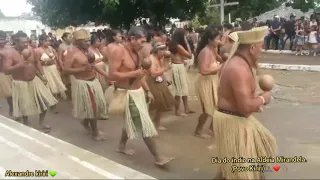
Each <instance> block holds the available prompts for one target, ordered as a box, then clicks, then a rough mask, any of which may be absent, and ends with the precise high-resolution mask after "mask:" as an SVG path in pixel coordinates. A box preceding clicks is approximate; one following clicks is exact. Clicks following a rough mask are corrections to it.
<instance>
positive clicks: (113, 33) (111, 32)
mask: <svg viewBox="0 0 320 180" xmlns="http://www.w3.org/2000/svg"><path fill="white" fill-rule="evenodd" d="M118 33H120V34H121V31H120V30H117V29H115V30H111V29H108V30H106V32H105V36H106V40H107V41H108V43H112V42H114V41H115V40H114V38H113V37H114V36H116V35H117V34H118Z"/></svg>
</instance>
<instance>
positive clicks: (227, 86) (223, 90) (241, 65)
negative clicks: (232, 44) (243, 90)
mask: <svg viewBox="0 0 320 180" xmlns="http://www.w3.org/2000/svg"><path fill="white" fill-rule="evenodd" d="M232 71H237V74H241V75H242V76H244V79H245V80H246V81H247V84H248V86H249V87H247V88H249V90H250V93H251V94H250V95H251V97H255V96H256V95H255V92H256V83H255V79H254V77H253V75H252V71H251V69H250V67H249V66H248V64H247V63H246V62H245V61H244V60H243V59H241V58H240V57H237V56H235V57H233V58H232V59H230V61H229V62H228V63H227V64H224V66H223V68H222V70H221V72H220V85H219V90H218V97H219V100H218V107H219V108H221V109H224V110H229V111H232V112H237V113H241V111H240V110H239V106H238V104H239V102H238V101H239V98H238V97H236V96H235V93H234V89H236V88H237V86H238V82H235V81H234V77H233V75H232V73H231V72H232ZM244 115H245V116H249V115H251V114H244Z"/></svg>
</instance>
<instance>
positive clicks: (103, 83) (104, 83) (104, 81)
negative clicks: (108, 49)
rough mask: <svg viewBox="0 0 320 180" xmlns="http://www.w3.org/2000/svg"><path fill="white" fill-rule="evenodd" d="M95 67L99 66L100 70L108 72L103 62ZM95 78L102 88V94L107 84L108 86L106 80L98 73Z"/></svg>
mask: <svg viewBox="0 0 320 180" xmlns="http://www.w3.org/2000/svg"><path fill="white" fill-rule="evenodd" d="M96 66H99V67H100V68H102V69H103V70H104V71H105V72H108V70H109V67H107V65H106V64H105V63H104V62H99V63H97V64H96ZM96 77H97V79H98V80H99V82H100V84H101V86H102V90H103V92H104V91H105V90H106V89H107V88H108V86H109V84H108V80H107V78H106V77H104V76H103V75H101V74H100V73H98V72H97V73H96Z"/></svg>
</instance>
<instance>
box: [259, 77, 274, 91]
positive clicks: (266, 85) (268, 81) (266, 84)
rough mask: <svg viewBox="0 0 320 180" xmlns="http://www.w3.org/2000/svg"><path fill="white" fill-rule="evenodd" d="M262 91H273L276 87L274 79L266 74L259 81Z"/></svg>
mask: <svg viewBox="0 0 320 180" xmlns="http://www.w3.org/2000/svg"><path fill="white" fill-rule="evenodd" d="M259 86H260V89H261V90H263V91H271V90H272V88H273V86H274V79H273V77H272V76H270V75H268V74H266V75H263V76H262V77H261V78H260V80H259Z"/></svg>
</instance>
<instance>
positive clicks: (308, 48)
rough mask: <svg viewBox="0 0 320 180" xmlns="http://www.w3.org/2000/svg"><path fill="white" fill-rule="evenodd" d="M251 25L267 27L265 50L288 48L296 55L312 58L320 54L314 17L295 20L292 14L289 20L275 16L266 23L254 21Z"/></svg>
mask: <svg viewBox="0 0 320 180" xmlns="http://www.w3.org/2000/svg"><path fill="white" fill-rule="evenodd" d="M253 24H254V25H255V26H261V25H268V26H269V32H268V33H267V35H266V38H265V49H266V50H269V49H271V48H274V49H275V50H284V49H287V48H288V49H289V50H292V51H296V55H313V56H316V55H317V54H319V52H320V49H319V47H320V46H319V43H320V29H319V25H320V24H319V22H318V21H317V19H316V18H315V17H311V18H310V20H307V19H306V18H305V17H301V18H300V19H296V17H295V15H293V14H292V15H291V16H290V18H289V19H284V18H281V17H279V16H278V15H275V16H274V19H273V20H268V21H267V22H266V23H259V22H257V21H256V19H254V20H253ZM288 41H289V43H288V44H287V42H288Z"/></svg>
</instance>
